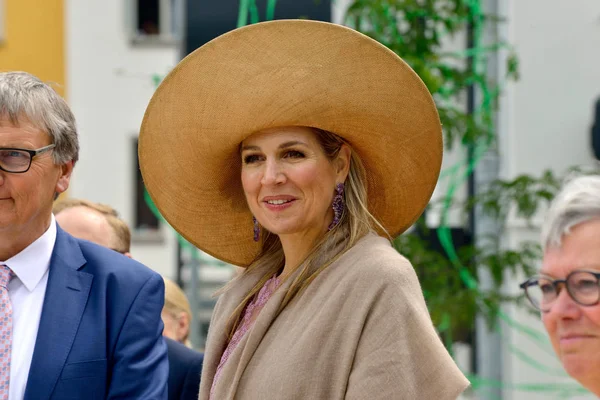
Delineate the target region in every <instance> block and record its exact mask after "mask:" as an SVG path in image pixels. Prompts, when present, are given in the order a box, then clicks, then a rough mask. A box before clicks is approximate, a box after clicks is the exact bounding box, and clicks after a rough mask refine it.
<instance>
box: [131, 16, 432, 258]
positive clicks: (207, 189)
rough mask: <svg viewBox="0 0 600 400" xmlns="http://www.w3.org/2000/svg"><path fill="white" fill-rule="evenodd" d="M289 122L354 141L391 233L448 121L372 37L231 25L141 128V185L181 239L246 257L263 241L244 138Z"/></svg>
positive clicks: (185, 70) (280, 23)
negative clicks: (246, 186) (258, 236)
mask: <svg viewBox="0 0 600 400" xmlns="http://www.w3.org/2000/svg"><path fill="white" fill-rule="evenodd" d="M284 126H309V127H317V128H321V129H324V130H327V131H331V132H334V133H336V134H338V135H339V136H341V137H343V138H344V139H345V140H346V141H347V142H348V143H349V144H350V145H351V146H352V148H353V150H354V151H356V152H357V153H358V154H359V156H360V157H361V159H362V160H363V162H364V165H365V167H366V170H367V172H368V208H369V210H370V211H371V213H372V214H373V215H374V216H375V217H376V218H377V219H378V220H379V221H380V222H381V223H382V225H383V226H384V227H385V228H386V229H387V231H388V232H389V233H390V234H391V235H392V236H395V235H398V234H400V233H401V232H403V231H404V230H406V229H407V228H408V227H409V226H411V225H412V224H413V223H414V222H415V221H416V220H417V218H418V217H419V216H420V215H421V213H422V212H423V210H424V208H425V207H426V205H427V203H428V201H429V199H430V197H431V194H432V192H433V189H434V187H435V185H436V182H437V179H438V176H439V172H440V166H441V160H442V134H441V125H440V121H439V117H438V114H437V110H436V108H435V105H434V102H433V99H432V97H431V95H430V94H429V92H428V90H427V88H426V87H425V85H424V84H423V82H422V81H421V79H420V78H419V77H418V76H417V75H416V74H415V72H414V71H413V70H412V69H411V68H410V67H409V66H408V65H407V64H406V63H405V62H404V61H402V59H400V58H399V57H398V56H397V55H396V54H395V53H393V52H392V51H390V50H389V49H387V48H386V47H385V46H383V45H381V44H380V43H378V42H376V41H375V40H373V39H371V38H369V37H367V36H365V35H363V34H361V33H359V32H356V31H354V30H352V29H349V28H347V27H343V26H340V25H335V24H331V23H325V22H317V21H306V20H277V21H270V22H263V23H259V24H254V25H249V26H246V27H243V28H239V29H236V30H233V31H231V32H228V33H226V34H224V35H222V36H219V37H218V38H216V39H214V40H212V41H211V42H209V43H207V44H205V45H204V46H202V47H200V48H199V49H197V50H196V51H194V52H193V53H191V54H190V55H188V56H187V57H186V58H185V59H184V60H182V61H181V62H180V63H179V64H178V65H177V66H176V67H175V68H174V69H173V70H172V71H171V73H170V74H169V75H168V76H167V77H166V78H165V79H164V81H163V82H162V83H161V85H160V86H159V87H158V89H157V90H156V92H155V94H154V96H153V97H152V99H151V101H150V103H149V105H148V108H147V110H146V113H145V116H144V120H143V122H142V127H141V131H140V138H139V160H140V167H141V172H142V175H143V178H144V183H145V185H146V188H147V190H148V192H149V194H150V196H151V197H152V199H153V201H154V202H155V204H156V206H157V208H158V209H159V211H160V212H161V214H162V215H163V216H164V218H165V219H166V220H167V221H168V222H169V224H171V225H172V226H173V227H174V228H175V229H176V230H177V231H178V232H179V233H180V234H181V235H182V236H183V237H184V238H185V239H187V240H188V241H189V242H191V243H192V244H194V245H195V246H197V247H198V248H199V249H201V250H203V251H205V252H207V253H209V254H211V255H213V256H215V257H217V258H219V259H221V260H223V261H225V262H228V263H231V264H234V265H239V266H247V265H249V264H250V263H251V262H252V261H253V259H254V258H255V256H256V255H257V253H258V251H259V244H257V243H255V242H254V241H253V234H252V215H251V213H250V211H249V209H248V206H247V204H246V200H245V197H244V193H243V189H242V185H241V181H240V171H241V159H240V155H239V145H240V143H241V142H242V141H243V140H244V139H245V138H247V137H248V136H249V135H251V134H252V133H254V132H257V131H259V130H262V129H266V128H272V127H284ZM332 190H333V188H332Z"/></svg>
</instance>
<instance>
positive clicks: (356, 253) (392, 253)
mask: <svg viewBox="0 0 600 400" xmlns="http://www.w3.org/2000/svg"><path fill="white" fill-rule="evenodd" d="M338 265H339V268H340V269H343V270H344V275H346V276H347V277H348V278H349V279H352V280H360V281H371V282H374V283H376V284H377V285H389V284H392V285H395V284H404V283H406V282H407V281H410V282H411V283H416V282H417V278H416V273H415V271H414V269H413V266H412V264H411V263H410V261H409V260H408V259H407V258H406V257H404V256H403V255H402V254H400V253H399V252H398V251H397V250H396V249H395V248H394V247H392V245H391V243H390V241H389V240H388V239H386V238H383V237H381V236H378V235H376V234H375V233H369V234H367V235H366V236H365V237H363V238H361V239H360V240H359V241H358V242H357V243H356V244H355V245H354V246H353V247H352V248H350V249H349V250H348V251H347V252H346V253H345V254H344V255H342V257H340V259H339V260H338Z"/></svg>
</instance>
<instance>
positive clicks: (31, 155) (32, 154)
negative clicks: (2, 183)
mask: <svg viewBox="0 0 600 400" xmlns="http://www.w3.org/2000/svg"><path fill="white" fill-rule="evenodd" d="M55 147H56V144H54V143H52V144H49V145H48V146H44V147H41V148H39V149H37V150H29V149H19V148H16V147H0V151H2V150H18V151H24V152H26V153H29V165H28V166H27V169H26V170H25V171H8V170H6V169H4V168H3V167H2V165H0V170H2V171H4V172H8V173H9V174H24V173H25V172H27V171H29V169H30V168H31V163H32V162H33V158H34V157H37V156H39V155H40V154H43V153H46V152H48V151H50V150H52V149H53V148H55Z"/></svg>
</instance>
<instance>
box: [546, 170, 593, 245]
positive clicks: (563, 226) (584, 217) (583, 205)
mask: <svg viewBox="0 0 600 400" xmlns="http://www.w3.org/2000/svg"><path fill="white" fill-rule="evenodd" d="M599 218H600V176H599V175H588V176H580V177H577V178H575V179H573V180H572V181H570V182H569V183H567V184H566V185H565V186H564V187H563V189H562V190H561V191H560V192H559V193H558V194H557V195H556V197H555V198H554V200H553V201H552V204H551V206H550V209H549V210H548V214H547V216H546V219H545V221H544V224H543V226H542V246H543V247H544V249H546V248H548V247H560V246H561V243H562V238H563V237H564V236H565V235H568V234H569V233H570V232H571V229H572V228H573V227H574V226H575V225H578V224H581V223H582V222H587V221H590V220H593V219H599Z"/></svg>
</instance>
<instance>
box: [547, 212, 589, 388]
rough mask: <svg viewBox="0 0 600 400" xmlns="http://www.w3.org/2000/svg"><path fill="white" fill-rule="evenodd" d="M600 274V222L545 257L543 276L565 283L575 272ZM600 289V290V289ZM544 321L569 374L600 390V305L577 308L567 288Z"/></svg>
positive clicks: (579, 229)
mask: <svg viewBox="0 0 600 400" xmlns="http://www.w3.org/2000/svg"><path fill="white" fill-rule="evenodd" d="M581 269H583V270H588V271H595V272H600V220H592V221H588V222H584V223H581V224H579V225H576V226H575V227H574V228H573V229H572V231H571V234H569V235H567V236H565V237H564V238H563V242H562V246H561V247H560V248H551V249H548V250H547V251H546V253H545V254H544V260H543V266H542V271H541V272H542V273H544V274H546V275H549V276H551V277H553V278H554V279H565V277H566V276H567V275H568V274H569V273H570V272H572V271H574V270H581ZM599 289H600V288H599ZM542 321H543V322H544V325H545V327H546V330H547V331H548V333H549V335H550V340H551V342H552V346H553V347H554V350H555V351H556V354H557V355H558V357H559V358H560V360H561V361H562V364H563V366H564V368H565V370H566V371H567V372H568V373H569V375H571V376H572V377H574V378H575V379H577V380H578V381H579V382H581V383H582V384H583V385H584V386H586V387H588V389H593V388H591V387H590V384H591V383H592V384H593V383H594V382H597V384H598V387H596V390H598V389H599V388H600V305H598V304H596V305H594V306H582V305H579V304H577V303H576V302H575V301H573V299H572V298H571V297H570V296H569V295H568V293H567V291H566V290H565V289H564V288H563V289H562V290H561V291H560V294H559V296H558V298H557V299H556V300H555V302H554V303H553V304H552V308H551V309H550V311H548V312H544V313H542Z"/></svg>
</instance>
